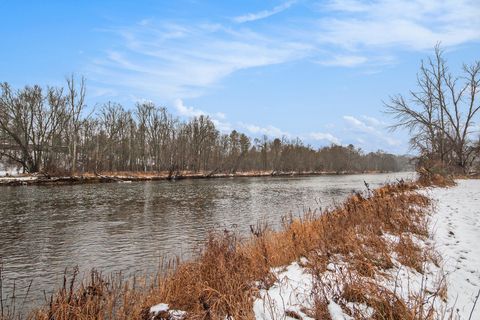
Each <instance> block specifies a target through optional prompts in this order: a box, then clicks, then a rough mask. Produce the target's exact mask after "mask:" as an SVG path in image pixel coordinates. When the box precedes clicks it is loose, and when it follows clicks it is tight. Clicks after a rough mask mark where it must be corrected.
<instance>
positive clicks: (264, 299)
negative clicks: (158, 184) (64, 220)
mask: <svg viewBox="0 0 480 320" xmlns="http://www.w3.org/2000/svg"><path fill="white" fill-rule="evenodd" d="M424 187H425V186H420V185H419V184H417V183H395V184H390V185H385V186H383V187H380V188H377V189H374V190H372V191H370V192H369V195H367V196H366V197H364V196H362V195H361V194H355V195H353V196H351V197H349V198H348V199H347V200H346V201H345V202H344V203H342V204H341V205H339V206H338V207H336V208H333V209H331V210H326V211H325V212H323V213H322V214H320V215H315V214H307V215H306V216H305V217H304V218H302V219H294V220H292V221H290V222H289V223H287V224H286V225H285V226H284V229H282V230H280V231H273V230H269V229H263V228H261V227H260V226H258V227H257V228H253V229H252V234H251V235H250V236H249V237H247V238H237V236H236V235H235V234H233V233H230V232H225V231H224V232H223V233H218V234H217V233H214V234H212V235H211V236H210V237H209V238H208V239H207V241H206V243H205V247H204V248H203V250H202V251H201V252H200V253H199V255H198V256H197V257H195V258H193V259H192V260H189V261H184V262H181V263H178V262H177V263H174V264H173V265H171V266H170V267H169V268H167V269H165V275H164V276H161V277H158V278H157V277H155V280H154V281H153V282H152V283H150V282H148V281H147V282H145V283H144V285H138V284H139V283H143V282H142V281H139V280H138V279H137V280H135V279H133V280H132V279H125V278H123V279H122V278H118V277H117V278H115V277H114V276H102V275H101V274H100V273H95V272H94V271H92V275H91V277H90V278H91V279H88V277H87V278H83V279H76V274H74V275H73V278H70V277H68V276H67V278H66V281H67V282H65V281H64V287H63V288H59V289H58V290H57V291H55V292H54V294H53V296H52V299H51V300H50V301H51V303H50V304H48V305H46V304H45V305H43V306H40V307H39V308H35V309H34V310H33V312H32V313H30V314H29V316H30V318H32V319H42V320H43V319H48V318H49V317H51V316H54V317H55V318H56V319H57V318H58V319H94V318H97V316H98V315H100V314H106V315H108V316H106V317H105V318H112V319H113V318H119V319H127V318H128V319H129V318H139V319H153V318H154V317H155V319H156V318H162V317H163V318H166V316H168V319H189V318H195V317H197V318H198V317H204V316H207V315H208V316H213V317H214V318H229V317H233V318H238V319H243V318H252V319H274V318H281V317H285V316H291V315H293V316H294V318H296V319H308V320H310V319H314V318H323V317H326V316H327V315H330V316H331V317H332V318H334V315H336V314H337V315H339V317H338V318H337V317H335V318H334V319H348V318H349V317H354V318H356V317H364V318H365V317H366V318H369V317H371V316H374V315H375V316H379V317H380V316H383V317H384V318H385V317H386V319H393V318H396V319H398V318H405V317H406V316H407V315H409V314H411V312H413V311H415V310H417V311H418V310H419V309H418V308H420V307H421V308H422V310H424V311H422V314H423V315H425V316H426V315H428V314H430V315H432V314H437V315H438V314H441V312H442V310H443V308H444V307H445V303H446V301H445V294H446V283H445V280H444V278H443V275H442V271H441V268H440V264H441V262H440V261H441V258H440V260H439V258H438V256H437V254H436V253H435V250H434V248H433V243H432V242H431V241H432V239H431V237H430V236H431V234H430V227H429V226H428V225H427V221H428V216H429V214H430V213H431V209H432V207H431V200H430V199H429V198H428V197H427V196H425V195H422V194H421V193H422V192H419V190H425V188H424ZM372 230H373V231H372ZM346 275H348V276H346ZM148 276H149V275H145V277H146V278H145V279H147V278H148ZM436 276H440V279H437V277H436ZM112 277H113V278H112ZM425 277H428V279H430V280H429V281H428V282H426V283H425V282H424V280H425V279H426V278H425ZM107 280H108V281H107ZM397 280H400V282H398V283H397ZM437 280H438V281H437ZM132 281H133V283H132ZM68 283H70V285H68ZM135 283H137V284H136V285H135ZM283 287H285V288H287V289H288V290H289V291H288V292H290V293H292V294H291V295H288V294H287V295H288V296H289V297H294V298H295V299H293V300H292V299H291V298H288V297H287V298H288V301H286V300H284V298H283V296H282V295H281V294H280V292H282V291H284V289H285V288H283ZM119 288H123V289H122V290H120V289H119ZM313 288H322V290H320V291H318V290H313ZM399 288H400V289H401V290H399ZM92 290H93V291H92ZM279 290H280V291H279ZM432 292H433V293H434V295H435V297H438V299H437V300H436V301H437V302H435V303H434V302H432V301H430V298H429V296H430V294H431V293H432ZM129 297H130V298H129ZM132 297H135V298H134V299H131V298H132ZM277 298H278V299H277ZM277 300H278V301H277ZM434 301H435V299H434ZM118 305H121V306H122V308H120V309H118V308H113V306H117V307H118ZM423 308H424V309H423ZM92 310H96V311H94V312H93V313H91V311H92ZM273 314H275V317H270V315H273ZM177 315H178V317H177ZM340 316H341V317H340ZM389 316H391V317H389Z"/></svg>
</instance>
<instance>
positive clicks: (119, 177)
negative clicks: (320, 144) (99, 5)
mask: <svg viewBox="0 0 480 320" xmlns="http://www.w3.org/2000/svg"><path fill="white" fill-rule="evenodd" d="M375 173H390V172H384V171H364V172H354V171H340V172H328V171H302V172H298V171H291V172H278V171H246V172H236V173H221V172H217V173H212V172H202V171H199V172H192V171H180V172H176V173H175V174H171V173H169V172H124V171H122V172H103V173H96V174H95V173H83V174H78V175H48V174H43V173H39V174H22V175H16V176H0V186H24V185H73V184H87V183H112V182H123V183H125V182H127V183H128V182H136V181H159V180H182V179H218V178H242V177H246V178H247V177H248V178H253V177H293V176H323V175H352V174H375Z"/></svg>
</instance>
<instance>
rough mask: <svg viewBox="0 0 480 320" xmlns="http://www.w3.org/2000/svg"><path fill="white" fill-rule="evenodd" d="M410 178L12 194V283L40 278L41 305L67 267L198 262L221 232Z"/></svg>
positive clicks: (5, 211)
mask: <svg viewBox="0 0 480 320" xmlns="http://www.w3.org/2000/svg"><path fill="white" fill-rule="evenodd" d="M400 177H403V178H405V177H407V178H408V177H412V174H411V173H399V174H376V175H354V176H323V177H294V178H235V179H216V180H213V179H212V180H183V181H176V182H167V181H158V182H139V183H118V184H94V185H76V186H48V187H47V186H30V187H4V188H2V189H0V204H1V206H0V218H1V220H0V257H1V258H2V259H3V263H4V268H5V270H4V277H5V282H6V283H12V281H13V280H15V282H16V286H17V288H18V289H19V291H20V292H21V291H22V288H25V287H26V286H27V285H28V283H29V281H30V280H31V279H33V280H34V286H33V288H35V290H34V292H32V293H31V298H32V299H33V300H34V301H38V300H39V299H41V298H42V297H43V290H47V293H48V292H49V291H48V290H50V289H52V288H53V286H55V285H58V284H60V283H61V277H62V272H63V270H64V269H65V268H66V267H74V266H76V265H78V266H79V267H80V270H83V271H87V270H89V269H91V268H93V267H95V268H97V269H100V270H102V271H104V272H117V271H123V272H124V273H127V274H129V273H133V272H144V271H155V270H156V268H157V267H156V266H157V265H158V263H159V261H160V259H161V257H163V256H170V257H172V256H174V255H178V256H181V257H184V258H185V257H188V256H189V255H190V254H191V252H192V249H193V248H194V247H196V246H197V245H198V243H199V242H201V241H203V240H204V239H205V236H206V234H207V233H208V232H209V231H210V230H212V229H219V228H222V229H223V228H227V229H231V228H232V227H236V228H238V230H239V231H240V232H243V233H245V234H246V233H248V230H249V225H250V224H254V223H256V222H257V221H259V220H264V221H266V222H268V223H269V225H271V226H274V227H278V226H279V225H280V223H281V217H282V216H284V215H286V214H289V213H290V214H292V215H294V216H298V215H301V214H302V213H303V212H304V211H305V210H306V209H308V208H310V209H312V210H314V209H319V208H325V207H327V206H330V205H332V204H333V203H335V202H337V203H338V202H341V201H342V200H343V199H344V198H345V197H346V196H347V195H348V194H350V193H351V192H352V191H353V190H363V189H364V188H365V186H364V181H367V182H368V183H369V184H370V186H371V187H372V188H373V187H376V186H378V185H379V184H381V183H384V182H385V181H393V180H395V179H396V178H400ZM6 293H7V294H8V292H6ZM4 294H5V289H4Z"/></svg>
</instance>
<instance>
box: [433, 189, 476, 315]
mask: <svg viewBox="0 0 480 320" xmlns="http://www.w3.org/2000/svg"><path fill="white" fill-rule="evenodd" d="M427 194H428V195H430V196H431V197H432V198H433V199H434V200H435V202H436V203H435V206H436V210H435V214H434V215H433V217H432V226H433V229H434V233H435V236H434V238H435V243H436V245H437V250H438V252H439V253H440V254H441V256H442V257H443V263H444V270H445V272H446V273H447V283H448V303H449V305H450V307H452V306H454V307H453V308H454V309H453V311H454V314H456V315H457V316H458V317H459V318H460V319H469V317H470V312H471V310H472V308H473V305H474V302H475V298H476V296H477V295H478V293H479V290H480V180H458V181H457V186H455V187H451V188H432V189H429V190H428V191H427ZM478 304H480V301H479V302H477V306H476V308H475V309H474V311H473V314H472V317H471V319H480V306H479V305H478Z"/></svg>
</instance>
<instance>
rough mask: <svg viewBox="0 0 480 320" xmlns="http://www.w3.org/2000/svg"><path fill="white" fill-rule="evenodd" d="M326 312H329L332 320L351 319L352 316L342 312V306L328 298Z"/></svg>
mask: <svg viewBox="0 0 480 320" xmlns="http://www.w3.org/2000/svg"><path fill="white" fill-rule="evenodd" d="M328 313H329V314H330V317H331V318H332V320H350V319H352V320H353V318H352V317H350V316H349V315H346V314H345V313H343V310H342V307H340V306H339V305H338V304H336V303H335V302H333V301H332V300H330V302H329V303H328Z"/></svg>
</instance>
